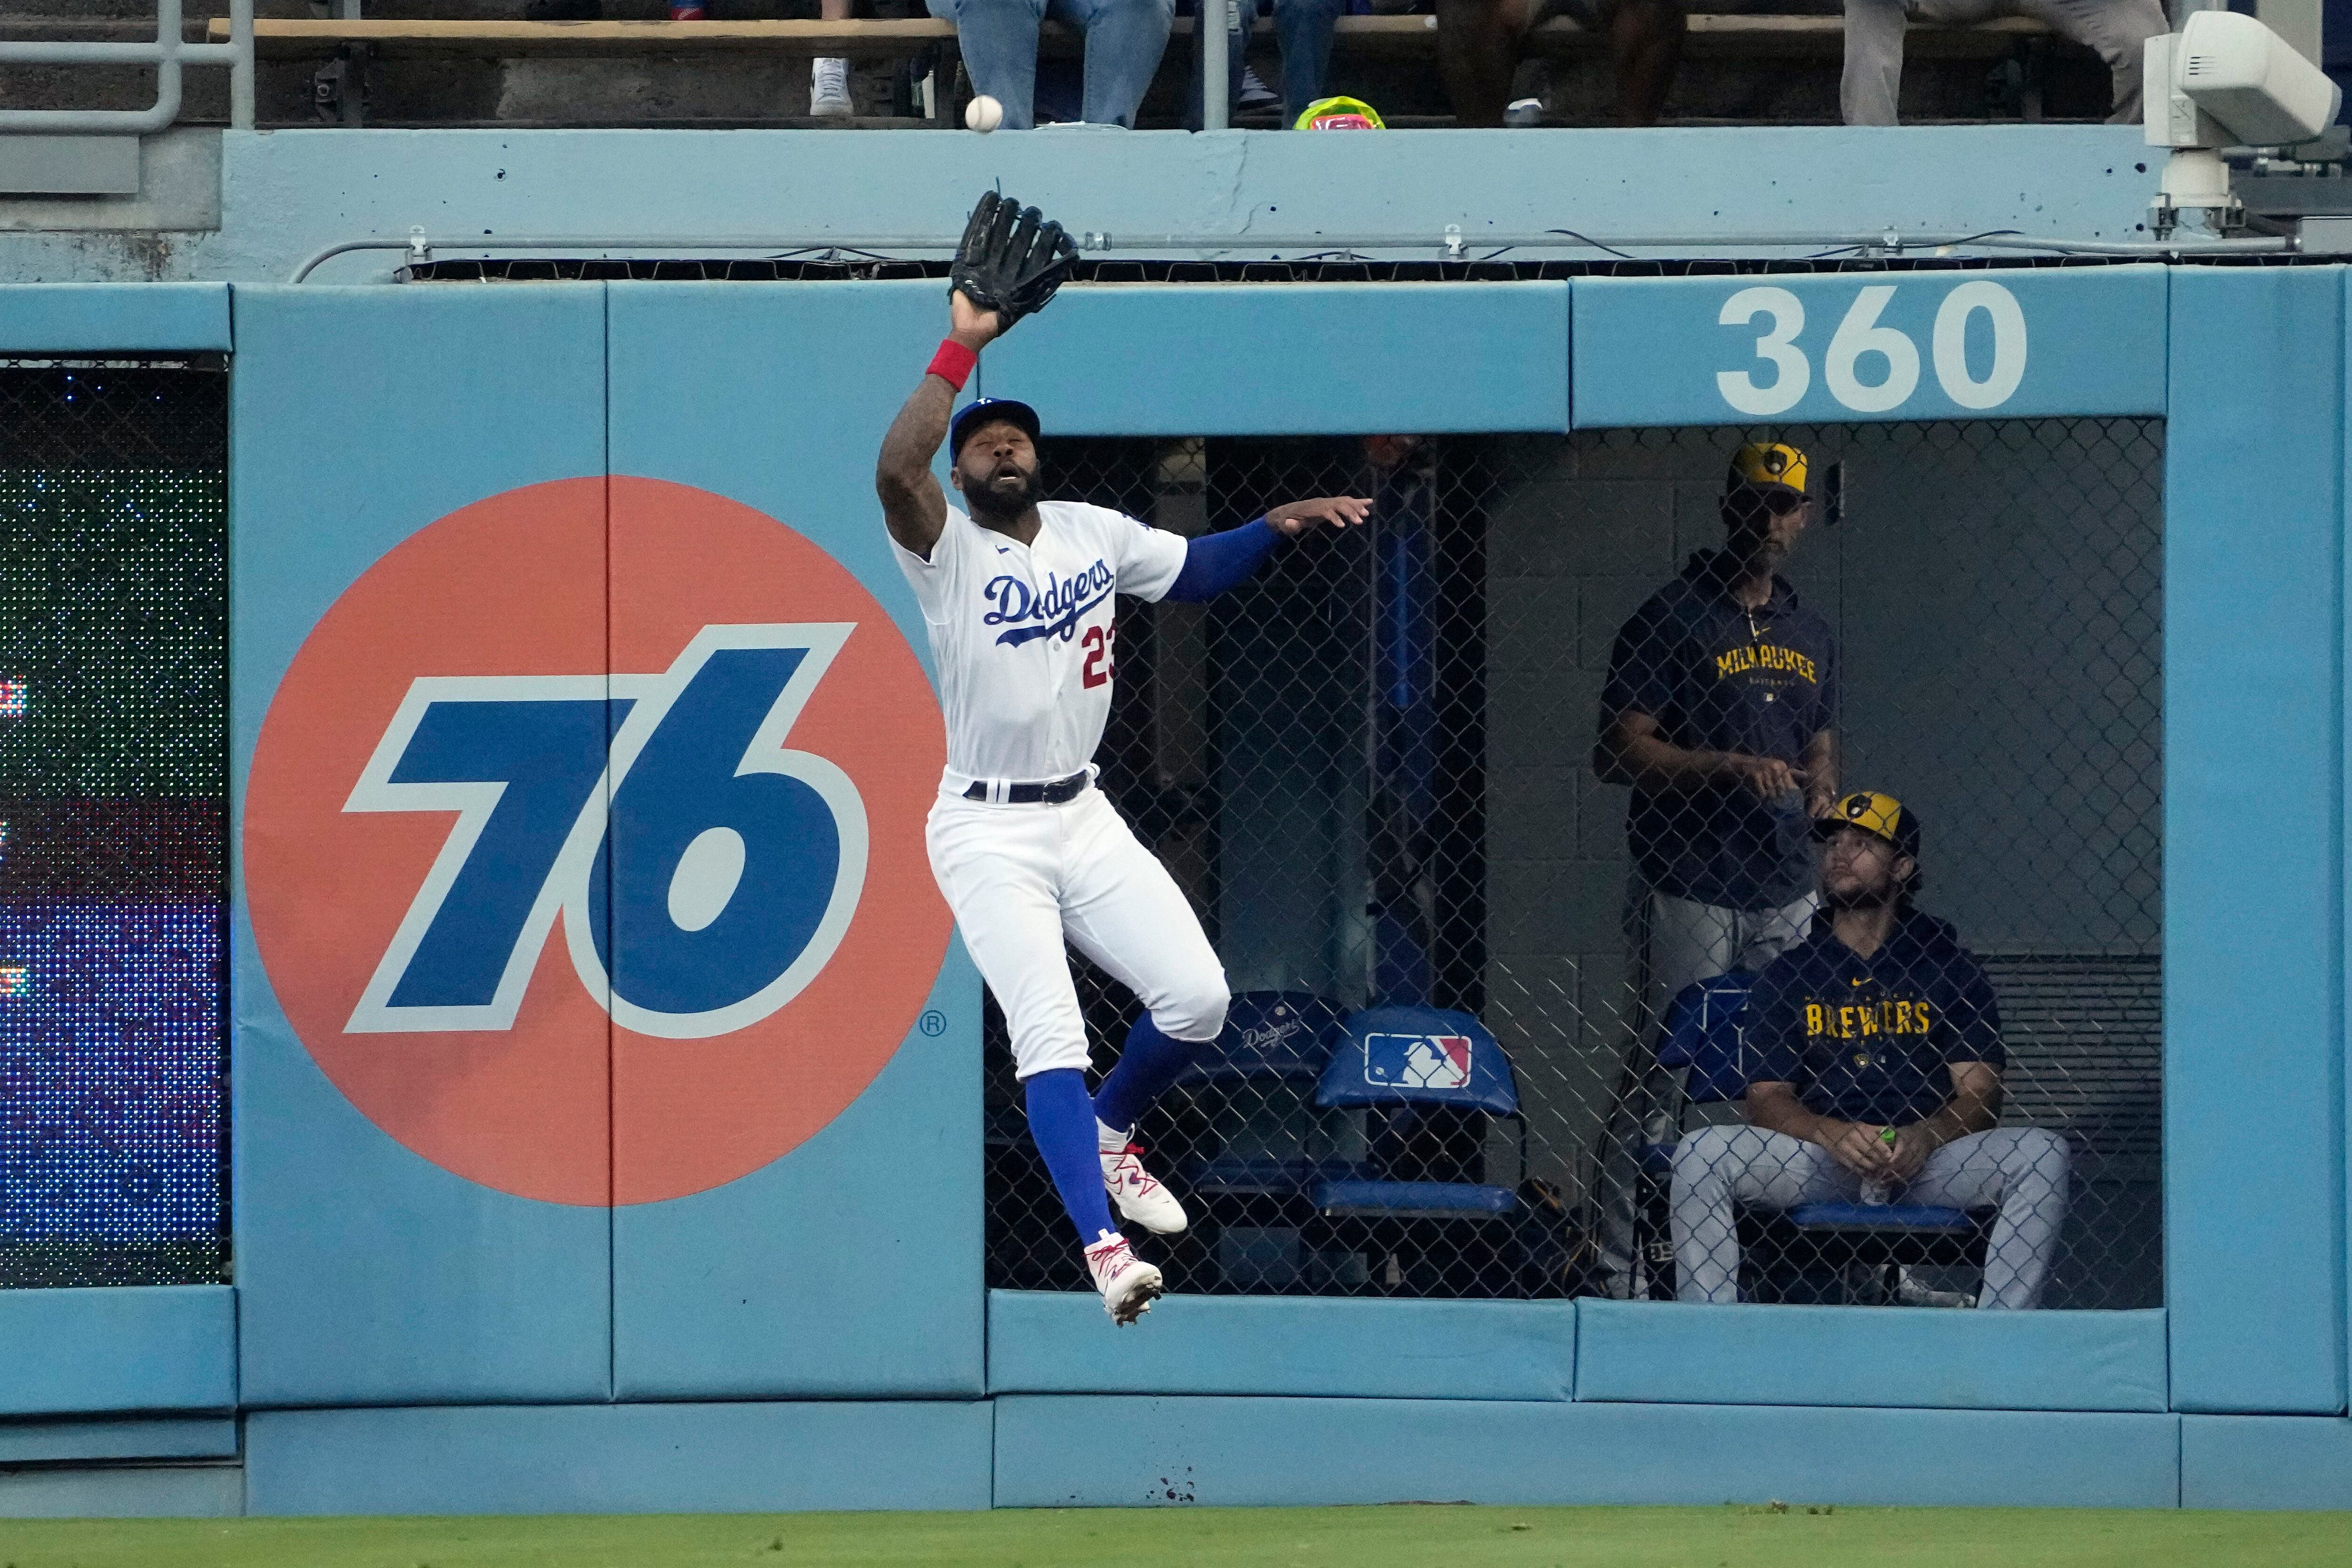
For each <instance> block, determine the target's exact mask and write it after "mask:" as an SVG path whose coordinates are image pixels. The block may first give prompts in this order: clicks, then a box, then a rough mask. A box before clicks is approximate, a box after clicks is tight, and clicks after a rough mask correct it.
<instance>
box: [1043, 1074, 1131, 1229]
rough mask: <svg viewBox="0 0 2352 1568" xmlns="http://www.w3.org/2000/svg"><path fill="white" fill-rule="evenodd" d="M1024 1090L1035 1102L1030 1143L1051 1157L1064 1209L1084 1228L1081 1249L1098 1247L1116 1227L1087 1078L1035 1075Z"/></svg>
mask: <svg viewBox="0 0 2352 1568" xmlns="http://www.w3.org/2000/svg"><path fill="white" fill-rule="evenodd" d="M1023 1087H1024V1089H1025V1090H1026V1091H1027V1094H1028V1097H1029V1138H1030V1141H1031V1142H1034V1143H1035V1144H1036V1145H1037V1152H1038V1153H1039V1154H1041V1155H1043V1156H1044V1157H1045V1169H1046V1170H1047V1171H1048V1172H1050V1173H1052V1175H1053V1178H1054V1188H1055V1191H1056V1192H1058V1193H1060V1194H1062V1206H1063V1207H1064V1208H1066V1209H1067V1210H1069V1212H1070V1223H1071V1224H1073V1225H1075V1226H1077V1227H1078V1241H1079V1243H1080V1245H1082V1246H1086V1247H1092V1246H1093V1245H1094V1244H1095V1243H1096V1242H1097V1241H1100V1240H1101V1239H1102V1238H1103V1233H1104V1232H1105V1231H1115V1229H1116V1227H1115V1226H1112V1224H1111V1223H1110V1194H1108V1193H1107V1192H1105V1191H1104V1190H1103V1173H1102V1154H1101V1152H1100V1150H1099V1149H1098V1148H1097V1142H1096V1137H1095V1107H1094V1101H1093V1100H1089V1099H1088V1098H1087V1075H1086V1074H1084V1073H1082V1072H1080V1071H1079V1070H1078V1069H1077V1068H1055V1069H1053V1070H1052V1071H1050V1072H1041V1073H1037V1074H1035V1075H1034V1076H1033V1077H1031V1078H1030V1079H1028V1080H1027V1082H1026V1083H1025V1084H1024V1086H1023Z"/></svg>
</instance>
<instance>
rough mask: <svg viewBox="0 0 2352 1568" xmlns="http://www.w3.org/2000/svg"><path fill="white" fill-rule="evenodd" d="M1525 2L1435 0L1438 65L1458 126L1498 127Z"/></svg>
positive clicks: (1526, 12) (1523, 28)
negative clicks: (1451, 101)
mask: <svg viewBox="0 0 2352 1568" xmlns="http://www.w3.org/2000/svg"><path fill="white" fill-rule="evenodd" d="M1531 15H1532V10H1531V6H1530V5H1529V0H1437V69H1438V74H1439V75H1440V76H1441V77H1443V78H1444V82H1445V96H1446V97H1447V98H1449V99H1451V100H1453V101H1454V121H1456V122H1457V123H1459V124H1462V125H1500V124H1502V123H1503V110H1506V109H1507V108H1509V107H1510V102H1511V73H1512V72H1513V71H1515V70H1516V69H1517V68H1518V63H1519V40H1520V39H1521V38H1522V37H1525V36H1526V34H1527V30H1528V18H1529V16H1531Z"/></svg>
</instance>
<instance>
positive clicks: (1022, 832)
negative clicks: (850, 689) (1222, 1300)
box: [875, 192, 1371, 1325]
mask: <svg viewBox="0 0 2352 1568" xmlns="http://www.w3.org/2000/svg"><path fill="white" fill-rule="evenodd" d="M1075 254H1076V247H1074V246H1072V245H1071V243H1070V241H1069V238H1068V237H1067V236H1066V235H1065V234H1064V233H1063V232H1062V226H1061V225H1059V224H1056V223H1046V222H1044V221H1043V220H1042V218H1041V216H1040V215H1039V214H1038V212H1037V209H1036V208H1034V207H1029V208H1026V209H1024V208H1022V207H1020V206H1019V205H1018V204H1016V203H1013V202H1010V201H1002V200H1000V199H999V198H998V196H997V195H996V194H995V193H994V192H990V193H988V194H987V195H983V196H982V197H981V200H980V205H978V206H977V207H975V208H974V209H973V211H972V216H971V225H970V226H969V227H967V228H966V230H965V231H964V237H963V244H962V245H961V247H959V249H958V251H957V253H956V261H955V270H954V272H953V275H952V278H951V280H950V289H949V295H948V314H949V319H950V322H951V324H952V328H953V330H952V331H950V333H949V335H948V338H947V340H946V341H945V342H942V343H940V348H939V353H937V354H936V355H935V356H933V358H932V360H931V363H930V366H929V370H928V371H927V373H926V374H924V376H923V379H922V381H921V383H920V384H919V385H917V386H916V388H915V391H914V395H912V396H910V397H908V399H907V403H906V406H905V407H903V408H901V409H899V411H898V418H897V419H896V420H894V421H893V422H892V423H891V426H890V430H889V433H888V434H887V436H885V437H883V439H882V455H881V459H880V461H879V463H878V464H877V468H876V470H875V489H877V491H878V492H879V493H880V495H881V499H882V516H883V521H884V522H885V524H886V525H887V527H888V529H889V531H890V539H891V542H892V543H893V544H894V545H895V546H896V553H897V555H898V566H899V569H900V570H901V571H903V572H904V573H905V574H907V581H908V583H910V584H913V585H914V590H915V597H916V598H917V599H918V600H919V601H920V603H921V605H922V609H923V621H924V624H925V626H926V628H927V629H928V630H929V634H930V643H931V655H932V658H933V660H934V661H935V663H936V665H937V668H938V670H939V682H940V705H941V706H942V707H943V708H944V709H945V710H946V711H947V724H948V765H947V773H946V774H945V776H944V777H943V778H942V779H941V780H940V798H939V800H938V802H937V804H935V805H933V806H932V807H931V813H930V818H929V827H928V831H927V835H926V837H927V842H928V845H929V850H930V860H931V872H932V875H933V876H935V877H936V878H937V879H939V884H940V892H941V893H942V894H944V895H945V896H946V898H947V900H948V906H949V907H950V909H952V910H954V911H955V917H956V925H957V927H958V929H960V930H961V931H962V933H963V940H964V946H965V947H966V948H967V949H969V950H970V952H971V957H972V962H973V963H974V964H976V965H977V966H978V967H979V969H980V973H981V977H982V979H984V980H985V981H987V983H988V988H989V990H990V991H991V992H992V993H993V994H995V997H996V1000H997V1003H998V1005H1000V1006H1002V1007H1003V1009H1004V1020H1005V1023H1006V1025H1007V1026H1008V1028H1009V1030H1010V1032H1011V1035H1012V1040H1013V1063H1014V1068H1015V1071H1016V1073H1017V1075H1018V1077H1019V1078H1020V1079H1021V1080H1022V1083H1023V1086H1024V1094H1025V1096H1026V1099H1027V1102H1028V1110H1029V1134H1030V1137H1031V1138H1032V1139H1033V1140H1034V1142H1035V1143H1036V1145H1037V1152H1038V1153H1039V1154H1040V1155H1041V1156H1043V1157H1044V1159H1045V1168H1046V1170H1047V1171H1048V1172H1050V1173H1052V1175H1053V1178H1054V1185H1055V1190H1056V1191H1058V1192H1059V1193H1060V1194H1061V1197H1062V1204H1063V1206H1064V1207H1065V1208H1066V1209H1067V1210H1068V1211H1069V1215H1070V1219H1071V1221H1072V1223H1073V1224H1075V1225H1076V1226H1077V1231H1078V1241H1079V1245H1080V1246H1081V1247H1083V1248H1084V1249H1085V1254H1086V1262H1087V1270H1088V1272H1089V1273H1090V1274H1091V1275H1092V1276H1093V1278H1094V1282H1095V1287H1096V1289H1098V1290H1100V1291H1101V1292H1102V1298H1103V1307H1104V1310H1106V1311H1108V1313H1109V1314H1110V1317H1111V1321H1113V1322H1115V1323H1118V1324H1121V1325H1124V1324H1128V1323H1131V1322H1134V1321H1136V1320H1137V1319H1138V1318H1139V1317H1140V1316H1142V1314H1143V1313H1144V1312H1146V1311H1147V1310H1150V1306H1151V1302H1152V1301H1153V1300H1154V1299H1155V1298H1157V1297H1158V1296H1159V1295H1160V1290H1161V1289H1162V1283H1163V1282H1162V1280H1161V1278H1160V1270H1159V1269H1158V1268H1154V1267H1153V1266H1152V1265H1150V1264H1149V1263H1146V1262H1143V1261H1142V1260H1140V1259H1139V1258H1137V1257H1136V1256H1135V1254H1134V1253H1133V1252H1132V1251H1131V1250H1130V1249H1129V1247H1128V1243H1127V1238H1126V1237H1123V1236H1121V1235H1120V1234H1119V1232H1118V1228H1117V1227H1116V1226H1113V1225H1112V1223H1111V1217H1110V1204H1111V1203H1112V1202H1114V1201H1115V1202H1116V1203H1117V1204H1118V1210H1119V1213H1120V1214H1121V1215H1125V1216H1126V1217H1127V1218H1129V1219H1131V1220H1133V1221H1135V1222H1136V1223H1137V1224H1138V1225H1140V1226H1143V1227H1144V1228H1145V1229H1146V1230H1150V1231H1153V1232H1156V1233H1158V1234H1160V1235H1168V1234H1172V1233H1174V1232H1177V1231H1181V1230H1182V1229H1183V1228H1184V1226H1185V1223H1186V1222H1185V1215H1184V1210H1183V1207H1182V1205H1180V1204H1178V1203H1177V1201H1176V1200H1175V1198H1174V1197H1172V1196H1171V1195H1170V1194H1169V1192H1168V1190H1167V1189H1166V1188H1165V1187H1163V1186H1161V1185H1160V1183H1159V1182H1158V1181H1156V1180H1154V1179H1153V1178H1152V1176H1151V1175H1150V1173H1148V1172H1147V1171H1145V1169H1144V1168H1143V1163H1142V1161H1141V1158H1140V1156H1141V1153H1142V1151H1141V1150H1139V1149H1138V1148H1136V1147H1135V1146H1134V1144H1133V1143H1132V1142H1131V1135H1132V1132H1133V1130H1134V1127H1135V1123H1136V1119H1137V1117H1138V1116H1139V1115H1140V1114H1141V1113H1142V1111H1143V1110H1145V1108H1147V1107H1148V1106H1150V1104H1151V1102H1152V1101H1153V1100H1155V1099H1157V1098H1158V1097H1159V1095H1160V1092H1161V1091H1162V1090H1163V1089H1166V1088H1167V1087H1168V1086H1169V1085H1170V1084H1171V1083H1172V1082H1174V1081H1175V1079H1176V1077H1177V1075H1178V1074H1179V1073H1181V1072H1182V1071H1183V1069H1184V1068H1185V1067H1186V1066H1187V1065H1188V1064H1189V1063H1190V1062H1191V1061H1192V1058H1193V1057H1194V1056H1195V1055H1196V1054H1197V1053H1198V1052H1199V1051H1200V1050H1201V1048H1202V1047H1203V1046H1206V1045H1207V1044H1208V1043H1209V1042H1210V1041H1212V1040H1213V1039H1215V1038H1216V1037H1217V1031H1218V1030H1219V1029H1220V1028H1222V1027H1223V1025H1224V1019H1225V1005H1226V1003H1227V1002H1228V1000H1229V997H1228V995H1227V993H1226V988H1225V973H1224V969H1223V965H1221V964H1220V963H1218V961H1217V955H1216V953H1215V952H1213V950H1212V949H1211V948H1210V946H1209V941H1208V938H1207V937H1206V936H1204V935H1203V934H1202V931H1201V922H1200V921H1199V920H1198V919H1197V918H1196V917H1195V916H1194V915H1193V913H1192V905H1191V904H1189V903H1187V902H1186V901H1185V899H1184V895H1183V893H1182V892H1181V891H1180V890H1179V889H1178V888H1177V886H1176V883H1175V880H1174V879H1172V878H1171V877H1170V876H1169V875H1168V872H1167V869H1166V868H1164V867H1162V866H1161V865H1160V862H1159V861H1158V860H1157V859H1155V858H1153V857H1152V854H1151V852H1150V850H1148V849H1146V848H1144V847H1143V846H1142V845H1141V844H1140V843H1139V842H1138V841H1137V840H1136V837H1135V835H1134V834H1133V833H1132V832H1131V831H1129V828H1128V826H1127V824H1126V822H1125V821H1123V820H1122V819H1121V818H1120V816H1119V815H1118V812H1117V811H1115V810H1114V809H1112V807H1111V804H1110V802H1109V801H1108V800H1106V799H1105V798H1104V797H1103V795H1102V793H1101V792H1100V791H1099V790H1097V789H1096V788H1095V787H1094V774H1095V770H1094V769H1093V767H1092V766H1091V765H1089V759H1090V758H1092V757H1093V755H1094V752H1095V748H1096V746H1097V744H1099V743H1100V742H1101V740H1102V732H1103V724H1104V721H1106V720H1107V719H1108V717H1109V716H1110V699H1111V680H1112V675H1113V670H1114V667H1115V664H1116V655H1117V648H1116V647H1115V645H1114V642H1113V634H1114V631H1115V627H1114V626H1113V624H1112V598H1113V595H1118V594H1129V595H1134V596H1135V597H1137V598H1139V599H1144V600H1159V599H1176V600H1185V601H1199V600H1202V599H1207V598H1211V597H1213V596H1214V595H1217V594H1221V593H1223V592H1224V591H1225V590H1226V589H1227V588H1231V587H1233V586H1234V585H1236V584H1240V583H1242V582H1244V581H1245V580H1246V579H1247V578H1248V577H1249V576H1250V575H1251V574H1253V573H1255V571H1256V570H1257V568H1258V566H1259V564H1260V563H1263V562H1264V561H1265V558H1266V557H1267V556H1268V555H1269V554H1271V553H1272V552H1273V551H1274V548H1275V546H1276V544H1278V543H1279V542H1281V541H1282V540H1284V539H1285V538H1288V537H1292V536H1296V535H1297V534H1299V533H1302V532H1304V531H1307V529H1310V528H1312V527H1314V526H1315V525H1316V524H1318V523H1323V522H1328V523H1330V524H1331V525H1333V526H1334V527H1346V526H1347V525H1349V524H1350V523H1358V522H1361V521H1364V519H1365V518H1366V517H1367V516H1368V515H1369V514H1370V510H1371V503H1370V502H1369V501H1366V500H1358V499H1356V498H1354V497H1351V496H1329V497H1324V498H1321V499H1319V500H1301V501H1292V502H1290V503H1289V504H1287V505H1286V506H1278V507H1276V508H1274V509H1273V510H1270V511H1268V512H1267V513H1266V514H1265V516H1264V517H1262V518H1260V519H1258V520H1257V521H1255V522H1250V523H1245V524H1244V525H1243V526H1241V527H1240V528H1235V529H1229V530H1227V531H1224V532H1223V533H1213V534H1209V535H1205V536H1203V537H1202V538H1198V539H1192V540H1189V541H1188V540H1186V539H1185V538H1184V537H1183V536H1181V535H1180V534H1175V533H1169V532H1165V531H1161V530H1159V529H1154V528H1150V527H1147V526H1146V525H1145V524H1143V523H1140V522H1139V521H1136V520H1135V519H1133V518H1131V517H1127V516H1124V515H1122V514H1120V513H1118V512H1115V511H1109V510H1105V509H1103V508H1101V507H1095V506H1083V505H1079V504H1077V503H1076V502H1070V501H1049V500H1041V499H1040V497H1041V496H1042V495H1043V494H1044V489H1045V487H1044V486H1043V484H1042V483H1041V482H1040V480H1039V479H1038V472H1037V447H1036V442H1037V438H1038V433H1039V432H1038V420H1037V415H1036V412H1035V411H1034V409H1032V408H1030V407H1029V405H1027V404H1024V403H1014V402H1012V401H1010V400H1008V399H1002V398H992V399H984V400H982V401H980V402H977V403H973V404H971V405H967V406H966V407H965V408H964V409H963V410H962V411H961V413H956V414H954V417H953V419H952V420H950V413H951V411H953V409H954V405H955V398H956V394H957V393H959V392H960V391H961V390H962V388H963V384H964V383H965V381H966V380H967V379H968V378H969V377H970V376H971V372H972V369H973V366H974V365H975V364H976V363H978V361H979V357H980V351H981V350H982V348H983V347H985V346H986V345H987V344H988V343H990V342H992V341H994V340H995V339H996V338H998V337H1001V336H1003V333H1004V331H1006V330H1007V329H1008V328H1010V327H1011V326H1012V325H1013V322H1014V321H1018V320H1019V319H1020V318H1021V317H1022V316H1024V315H1026V314H1028V313H1029V312H1030V311H1032V310H1037V309H1039V308H1040V307H1042V306H1043V305H1044V304H1045V301H1046V300H1049V299H1051V298H1052V297H1053V294H1054V290H1055V289H1056V288H1058V287H1059V286H1060V284H1061V281H1062V279H1063V277H1064V276H1065V275H1066V273H1067V271H1068V267H1069V261H1070V258H1072V257H1073V256H1074V255H1075ZM942 437H945V438H946V439H947V441H948V451H949V459H950V464H951V467H950V473H949V482H950V483H951V484H953V485H954V486H955V488H956V489H957V491H958V492H959V493H960V494H961V496H962V497H963V500H964V504H965V505H966V506H968V507H970V508H971V511H970V512H969V513H968V514H967V513H966V512H964V511H961V510H957V509H956V508H954V507H952V506H950V505H949V504H948V500H947V497H946V495H945V494H944V493H943V492H942V491H941V490H940V484H939V480H938V479H935V478H933V477H932V474H931V459H932V456H933V454H935V453H936V452H938V450H939V447H940V439H941V438H942ZM1065 943H1068V944H1072V945H1075V946H1076V948H1077V949H1078V951H1079V952H1083V953H1085V954H1086V955H1087V958H1089V959H1091V960H1092V961H1093V962H1094V963H1097V964H1099V965H1100V966H1101V967H1102V968H1103V969H1105V970H1106V971H1108V973H1110V974H1111V975H1113V976H1114V977H1115V978H1117V979H1118V982H1119V983H1120V984H1123V985H1125V986H1127V987H1128V988H1129V990H1131V991H1133V992H1134V993H1135V994H1136V996H1137V997H1138V998H1139V1000H1140V1001H1141V1002H1142V1003H1143V1005H1144V1007H1145V1009H1146V1011H1145V1014H1144V1016H1142V1017H1141V1018H1139V1019H1138V1020H1137V1022H1136V1024H1135V1026H1134V1027H1133V1028H1132V1029H1130V1030H1129V1032H1128V1036H1127V1044H1126V1047H1125V1048H1124V1050H1123V1051H1122V1052H1121V1054H1120V1056H1119V1059H1118V1066H1117V1067H1116V1068H1113V1069H1112V1070H1111V1072H1110V1074H1109V1076H1108V1077H1107V1078H1106V1079H1104V1080H1103V1083H1102V1087H1101V1089H1099V1090H1098V1091H1097V1092H1096V1093H1095V1094H1093V1095H1091V1096H1089V1095H1088V1094H1087V1078H1086V1074H1087V1032H1086V1024H1085V1020H1084V1019H1083V1017H1082V1016H1080V1013H1079V1010H1078V995H1077V989H1076V985H1075V984H1073V983H1072V981H1071V978H1070V963H1069V954H1068V952H1067V949H1066V946H1065Z"/></svg>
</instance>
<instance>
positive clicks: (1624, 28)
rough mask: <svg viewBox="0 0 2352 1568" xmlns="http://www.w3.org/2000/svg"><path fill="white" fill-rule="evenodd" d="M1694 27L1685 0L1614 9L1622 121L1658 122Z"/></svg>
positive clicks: (1627, 0)
mask: <svg viewBox="0 0 2352 1568" xmlns="http://www.w3.org/2000/svg"><path fill="white" fill-rule="evenodd" d="M2151 3H2153V0H2151ZM1689 30H1690V15H1689V8H1688V6H1687V5H1685V3H1684V0H1618V3H1617V4H1616V5H1613V6H1612V7H1611V10H1610V16H1609V53H1610V58H1611V59H1612V61H1613V62H1614V64H1615V66H1616V68H1617V108H1616V116H1615V117H1616V121H1617V123H1618V124H1620V125H1655V124H1656V123H1657V122H1658V116H1659V115H1661V114H1663V113H1664V112H1665V108H1666V94H1667V93H1669V92H1671V91H1673V90H1674V85H1675V70H1676V69H1677V68H1680V67H1681V65H1682V60H1683V35H1684V34H1685V33H1687V32H1688V31H1689Z"/></svg>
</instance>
